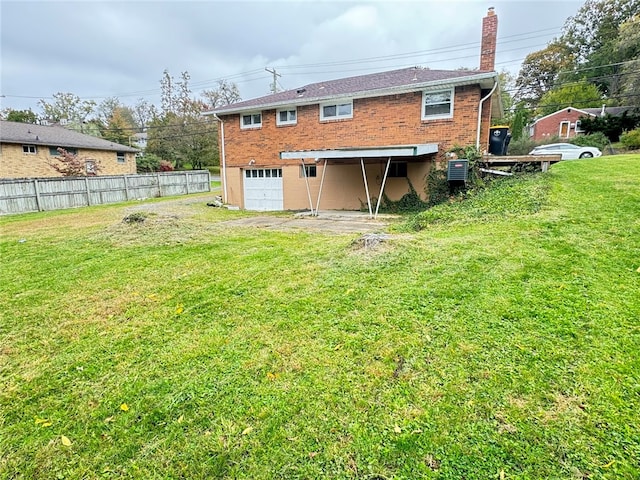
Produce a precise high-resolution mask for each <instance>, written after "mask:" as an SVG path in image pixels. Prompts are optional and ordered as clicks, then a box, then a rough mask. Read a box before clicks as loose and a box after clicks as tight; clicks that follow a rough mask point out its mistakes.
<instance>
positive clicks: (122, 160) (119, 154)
mask: <svg viewBox="0 0 640 480" xmlns="http://www.w3.org/2000/svg"><path fill="white" fill-rule="evenodd" d="M116 160H117V162H118V163H125V162H126V161H127V160H126V157H125V153H124V152H116Z"/></svg>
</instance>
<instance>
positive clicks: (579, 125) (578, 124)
mask: <svg viewBox="0 0 640 480" xmlns="http://www.w3.org/2000/svg"><path fill="white" fill-rule="evenodd" d="M575 131H576V133H584V129H583V128H582V122H581V121H580V119H578V120H576V125H575Z"/></svg>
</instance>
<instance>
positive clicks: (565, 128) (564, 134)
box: [529, 107, 599, 141]
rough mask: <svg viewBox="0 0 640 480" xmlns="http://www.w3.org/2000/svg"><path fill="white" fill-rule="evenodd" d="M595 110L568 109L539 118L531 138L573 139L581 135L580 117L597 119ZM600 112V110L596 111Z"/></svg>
mask: <svg viewBox="0 0 640 480" xmlns="http://www.w3.org/2000/svg"><path fill="white" fill-rule="evenodd" d="M592 110H594V109H590V108H589V109H584V110H581V109H579V108H573V107H567V108H563V109H562V110H558V111H557V112H553V113H550V114H549V115H545V116H544V117H540V118H538V119H537V120H536V121H535V122H533V123H532V124H531V126H530V130H529V136H530V137H531V139H532V140H535V141H542V140H547V139H549V138H553V137H559V138H561V139H568V138H573V137H575V136H576V135H578V134H580V133H581V130H580V117H596V116H597V115H596V114H595V113H593V112H592ZM595 110H599V109H595Z"/></svg>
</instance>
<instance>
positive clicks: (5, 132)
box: [0, 121, 138, 152]
mask: <svg viewBox="0 0 640 480" xmlns="http://www.w3.org/2000/svg"><path fill="white" fill-rule="evenodd" d="M0 141H1V142H2V143H22V144H29V145H47V146H51V147H75V148H86V149H88V150H107V151H114V152H137V151H138V150H136V149H135V148H132V147H128V146H126V145H120V144H118V143H113V142H110V141H108V140H104V139H102V138H98V137H93V136H91V135H86V134H84V133H79V132H74V131H73V130H68V129H66V128H63V127H58V126H55V125H34V124H31V123H19V122H7V121H0Z"/></svg>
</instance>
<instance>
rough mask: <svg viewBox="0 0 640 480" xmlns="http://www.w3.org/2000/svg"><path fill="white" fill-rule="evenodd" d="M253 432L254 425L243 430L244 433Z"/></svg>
mask: <svg viewBox="0 0 640 480" xmlns="http://www.w3.org/2000/svg"><path fill="white" fill-rule="evenodd" d="M251 432H253V427H247V428H245V429H244V430H243V431H242V435H249V434H250V433H251Z"/></svg>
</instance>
